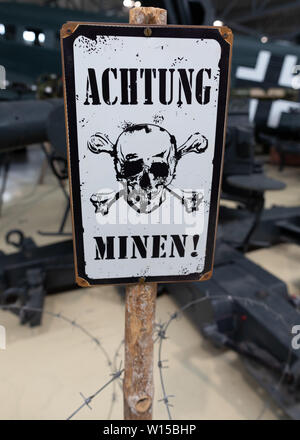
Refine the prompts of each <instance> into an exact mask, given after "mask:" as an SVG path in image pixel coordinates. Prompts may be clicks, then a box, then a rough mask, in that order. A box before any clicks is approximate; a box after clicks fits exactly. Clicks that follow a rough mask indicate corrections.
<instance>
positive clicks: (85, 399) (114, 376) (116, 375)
mask: <svg viewBox="0 0 300 440" xmlns="http://www.w3.org/2000/svg"><path fill="white" fill-rule="evenodd" d="M123 371H124V369H123V370H121V369H119V370H118V371H116V372H115V373H113V374H111V376H112V378H111V379H110V380H109V381H108V382H106V383H105V384H104V385H102V387H101V388H99V389H98V390H97V391H96V392H95V393H93V394H91V395H90V396H89V397H85V396H84V395H83V394H82V393H80V395H81V397H82V398H83V403H82V404H81V405H80V406H79V407H78V408H77V409H75V411H74V412H73V413H72V414H71V415H70V416H69V417H68V418H67V420H71V419H72V418H73V417H74V416H75V415H76V414H77V413H78V412H79V411H81V410H82V408H84V407H85V406H87V407H88V408H90V409H92V408H91V406H90V403H91V402H92V400H93V399H94V398H95V397H96V396H98V394H100V393H101V391H103V390H104V389H105V388H106V387H107V386H108V385H110V384H111V383H112V382H114V381H115V380H116V379H118V378H119V377H120V376H121V374H122V373H123Z"/></svg>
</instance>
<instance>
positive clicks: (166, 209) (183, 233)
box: [61, 7, 233, 420]
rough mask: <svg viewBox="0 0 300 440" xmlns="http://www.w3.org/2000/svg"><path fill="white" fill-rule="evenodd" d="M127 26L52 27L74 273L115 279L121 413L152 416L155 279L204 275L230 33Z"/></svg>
mask: <svg viewBox="0 0 300 440" xmlns="http://www.w3.org/2000/svg"><path fill="white" fill-rule="evenodd" d="M166 20H167V13H166V11H165V10H163V9H158V8H142V7H140V8H133V9H131V10H130V23H129V24H106V23H74V22H68V23H66V24H65V25H64V26H63V27H62V30H61V45H62V53H63V70H64V90H65V110H66V126H67V140H68V152H69V176H70V191H71V206H72V219H73V238H74V254H75V270H76V281H77V283H78V284H79V285H81V286H91V285H97V284H124V285H127V288H126V316H125V321H126V322H125V378H124V417H125V419H131V420H133V419H148V420H149V419H151V417H152V407H153V373H152V366H153V325H154V318H155V300H156V290H157V282H176V281H197V280H198V281H203V280H206V279H208V278H209V277H210V276H211V274H212V267H213V255H214V247H215V235H216V226H217V218H218V206H219V197H220V183H221V173H222V161H223V149H224V138H225V126H226V114H227V99H228V82H229V70H230V60H231V49H232V39H233V36H232V33H231V30H230V29H228V28H227V27H224V26H223V27H204V26H167V25H166Z"/></svg>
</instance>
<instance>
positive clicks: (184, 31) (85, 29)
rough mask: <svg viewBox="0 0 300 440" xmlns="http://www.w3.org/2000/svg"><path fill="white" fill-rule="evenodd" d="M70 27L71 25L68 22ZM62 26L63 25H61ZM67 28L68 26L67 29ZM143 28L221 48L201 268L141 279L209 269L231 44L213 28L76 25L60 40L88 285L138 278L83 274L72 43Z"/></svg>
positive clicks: (136, 33)
mask: <svg viewBox="0 0 300 440" xmlns="http://www.w3.org/2000/svg"><path fill="white" fill-rule="evenodd" d="M70 25H73V23H70ZM65 26H66V25H65ZM70 27H71V26H70ZM146 27H151V30H152V35H151V38H193V39H195V38H198V39H201V38H204V39H214V40H217V41H218V42H219V44H220V46H221V58H220V62H219V67H220V83H219V88H220V89H221V90H222V91H223V92H222V93H219V99H218V113H217V127H216V141H215V152H214V159H213V175H212V187H211V200H210V211H209V223H208V230H207V242H206V256H205V265H204V269H203V271H202V272H201V273H192V274H189V275H175V276H149V277H145V278H144V281H145V282H175V281H199V279H200V278H201V277H202V276H203V275H204V274H206V273H208V272H210V271H211V270H212V266H213V257H214V247H215V235H216V225H217V215H218V200H219V191H220V178H221V175H222V170H221V166H222V160H223V148H224V145H223V144H224V129H225V117H226V108H227V89H228V81H229V78H228V73H229V63H230V53H231V45H230V44H229V43H228V42H227V41H226V40H224V38H223V37H222V36H221V34H220V32H219V30H218V29H217V28H205V27H203V28H201V27H197V26H195V27H185V26H157V25H156V26H130V25H119V24H118V25H117V24H115V25H109V24H105V23H100V24H94V23H93V24H81V23H80V24H78V26H77V28H76V29H75V31H74V32H73V33H72V34H70V36H68V37H64V38H63V39H62V49H63V64H64V65H63V67H64V75H65V78H64V80H65V92H66V95H65V97H66V98H65V99H66V101H65V106H66V108H67V124H68V140H69V170H70V171H71V173H70V174H71V175H70V179H71V191H72V203H71V205H72V209H73V238H74V237H75V254H76V255H75V260H76V261H75V265H76V267H77V275H78V277H80V278H82V279H83V280H86V281H87V282H88V283H89V284H90V285H95V284H130V283H137V282H139V281H140V277H130V278H106V279H103V278H101V279H91V278H89V277H88V276H87V275H86V273H85V260H84V246H83V224H82V211H81V197H80V178H79V160H78V143H77V125H76V121H77V116H76V97H75V77H74V55H73V43H74V40H75V39H76V38H77V37H78V36H81V35H82V36H85V37H88V38H90V39H95V38H96V36H97V35H104V36H124V37H125V36H126V37H141V38H147V37H145V35H144V30H145V28H146Z"/></svg>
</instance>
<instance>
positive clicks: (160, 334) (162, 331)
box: [0, 292, 292, 420]
mask: <svg viewBox="0 0 300 440" xmlns="http://www.w3.org/2000/svg"><path fill="white" fill-rule="evenodd" d="M221 299H222V300H224V299H225V300H227V301H230V302H233V301H234V300H239V301H242V302H243V303H244V304H245V305H250V306H259V307H263V308H264V309H265V310H266V311H267V312H269V313H270V314H272V315H273V317H274V318H275V319H276V320H278V321H280V322H281V323H282V324H283V325H284V327H285V328H286V329H287V331H288V332H289V331H290V328H289V325H288V323H287V322H286V320H285V319H284V317H283V316H282V315H281V314H280V313H278V312H276V311H275V310H273V309H272V308H271V307H270V306H268V305H267V304H266V303H265V302H260V301H258V300H254V299H250V298H244V297H240V296H235V297H232V296H231V295H212V296H209V295H208V292H206V293H205V295H204V296H203V297H201V298H197V299H195V300H193V301H190V302H188V303H186V304H184V305H183V306H182V307H180V308H179V309H178V310H177V311H175V312H174V313H172V314H171V315H170V317H169V319H168V320H167V321H165V322H161V321H160V322H158V323H155V329H154V335H153V336H154V342H155V343H156V342H158V363H157V365H158V368H159V377H160V385H161V390H162V396H163V397H162V399H159V402H163V403H164V405H165V407H166V410H167V414H168V418H169V420H172V415H171V410H170V408H171V407H173V405H172V404H171V403H170V400H169V399H170V398H173V397H175V395H173V394H168V393H167V391H166V385H165V376H164V373H163V370H164V369H166V368H168V365H167V364H166V363H167V362H168V360H167V359H163V347H164V345H163V341H164V340H166V339H168V336H167V331H168V329H169V327H170V325H171V324H172V322H174V321H175V320H176V319H179V318H181V317H182V316H183V314H184V312H185V311H186V310H187V309H189V308H190V307H192V306H195V305H197V304H200V303H202V302H204V301H207V300H210V301H211V300H221ZM1 309H2V310H11V311H16V310H19V312H20V316H22V313H25V312H26V311H31V312H39V313H44V314H46V315H50V316H52V317H54V318H58V319H62V320H63V321H65V322H67V323H68V324H70V325H72V326H73V327H75V328H77V329H78V330H80V331H81V332H82V333H84V334H85V335H86V336H87V337H88V338H90V339H91V340H92V341H93V342H94V343H95V344H96V346H97V347H98V348H99V349H100V350H101V352H102V353H103V355H104V357H105V359H106V362H107V365H108V367H109V368H110V369H111V371H112V374H111V375H112V378H111V379H110V380H109V381H108V382H106V384H104V385H103V386H102V387H101V388H100V389H98V390H97V391H96V392H95V393H93V394H92V395H91V396H89V397H88V398H85V397H84V395H83V394H82V393H80V395H81V396H82V398H83V399H84V402H83V404H82V405H80V406H79V407H78V408H77V409H76V410H75V411H74V412H73V413H72V414H71V416H70V417H69V418H68V419H71V418H72V417H73V416H74V415H75V414H77V413H78V412H79V411H80V410H81V409H82V408H83V407H84V406H88V407H89V408H90V409H91V407H90V406H89V403H90V402H91V400H92V399H94V398H95V397H96V396H97V395H98V394H100V393H101V391H102V390H103V389H104V388H106V387H107V386H108V385H109V384H111V383H113V392H112V398H111V405H110V408H109V412H108V420H109V419H110V417H111V414H112V411H113V407H114V405H115V402H116V401H117V393H116V385H117V384H118V385H119V387H120V389H121V390H122V380H121V375H122V373H123V371H124V370H121V366H120V367H119V369H117V367H116V364H117V360H118V358H119V357H120V350H121V348H122V346H123V344H124V340H122V341H121V342H120V344H119V345H118V347H117V348H116V351H115V353H114V356H113V360H111V359H110V356H109V354H108V352H107V351H106V349H105V348H104V346H103V345H102V343H101V341H100V339H99V338H97V337H95V336H94V335H93V334H92V333H91V332H90V331H89V330H87V329H86V328H85V327H83V326H82V325H81V324H79V323H78V322H76V321H75V320H72V319H70V318H68V317H67V316H65V315H64V314H62V313H55V312H51V311H48V310H43V309H41V308H37V307H29V306H21V305H20V306H18V305H16V304H11V305H10V304H9V305H0V310H1ZM291 357H292V347H291V346H290V347H289V351H288V356H287V360H286V362H285V364H284V367H283V369H282V373H281V375H280V378H279V380H278V382H277V384H276V386H275V387H274V388H275V389H276V390H277V391H278V390H279V389H280V387H281V386H282V384H283V381H284V378H285V375H286V373H287V372H288V371H289V366H290V361H291ZM270 400H271V399H270V398H267V399H266V400H265V402H264V405H263V408H262V410H261V412H260V414H259V415H258V417H257V419H260V418H261V417H262V416H263V414H264V412H265V411H266V409H267V407H268V406H269V403H270Z"/></svg>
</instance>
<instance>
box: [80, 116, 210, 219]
mask: <svg viewBox="0 0 300 440" xmlns="http://www.w3.org/2000/svg"><path fill="white" fill-rule="evenodd" d="M87 146H88V149H89V150H90V151H91V152H92V153H94V154H100V153H107V154H109V155H110V156H111V157H112V158H113V160H114V166H115V171H116V177H117V180H118V181H119V182H121V183H122V184H123V189H122V190H121V191H119V192H115V191H112V192H107V191H106V192H103V191H99V192H97V193H95V194H93V195H92V196H91V199H90V200H91V202H92V204H93V205H94V207H95V210H96V213H101V214H102V215H107V214H108V212H109V209H110V207H111V205H112V204H113V203H114V202H115V201H116V200H118V199H119V198H120V197H124V199H125V200H126V202H127V203H128V204H129V206H131V207H132V208H133V209H135V210H136V211H137V212H138V213H144V214H149V213H150V212H152V211H154V210H155V209H157V208H158V207H159V206H160V205H161V204H162V203H163V202H164V201H165V199H166V193H167V191H169V192H170V193H171V194H172V195H173V196H175V197H176V198H178V199H180V200H181V203H182V204H183V205H184V207H185V210H186V212H188V213H189V212H193V211H197V210H198V209H199V205H200V203H201V202H202V199H203V196H202V194H199V193H198V192H197V191H185V190H178V189H175V188H173V186H172V185H171V183H172V181H173V179H174V177H175V172H176V166H177V163H178V161H179V160H180V159H181V158H182V157H183V156H184V155H186V154H189V153H196V154H201V153H204V152H205V150H206V149H207V147H208V141H207V139H206V137H205V136H203V135H201V134H200V133H194V134H192V135H191V136H190V137H189V138H188V139H187V141H186V142H185V143H184V144H183V145H181V146H180V147H177V143H176V139H175V136H173V135H171V134H170V133H169V132H168V131H167V130H165V129H164V128H162V127H160V126H158V125H154V124H137V125H132V126H129V127H127V128H126V129H125V130H124V131H123V132H122V133H121V134H120V136H119V137H118V139H117V141H116V142H115V143H113V142H111V140H110V139H109V137H108V136H107V135H106V134H102V133H99V132H97V133H95V134H94V135H93V136H91V138H90V139H89V140H88V142H87Z"/></svg>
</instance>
